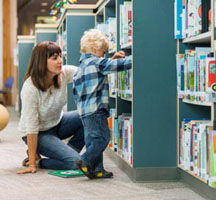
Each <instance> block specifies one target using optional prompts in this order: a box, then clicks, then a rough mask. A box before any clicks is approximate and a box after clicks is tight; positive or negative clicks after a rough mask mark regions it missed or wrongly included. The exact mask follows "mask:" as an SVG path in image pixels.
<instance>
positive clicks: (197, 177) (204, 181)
mask: <svg viewBox="0 0 216 200" xmlns="http://www.w3.org/2000/svg"><path fill="white" fill-rule="evenodd" d="M178 168H180V169H181V170H183V171H184V172H187V173H188V174H190V175H191V176H193V177H195V178H196V179H198V180H200V181H202V182H203V183H206V184H208V181H207V180H205V179H203V178H200V177H199V176H195V175H194V174H193V173H192V172H190V171H188V170H184V169H183V167H181V166H180V165H179V166H178Z"/></svg>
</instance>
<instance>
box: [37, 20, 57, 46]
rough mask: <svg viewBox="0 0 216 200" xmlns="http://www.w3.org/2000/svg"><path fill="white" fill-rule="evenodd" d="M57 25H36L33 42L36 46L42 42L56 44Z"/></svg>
mask: <svg viewBox="0 0 216 200" xmlns="http://www.w3.org/2000/svg"><path fill="white" fill-rule="evenodd" d="M56 40H57V25H56V24H36V25H35V42H36V44H38V43H40V42H43V41H52V42H56Z"/></svg>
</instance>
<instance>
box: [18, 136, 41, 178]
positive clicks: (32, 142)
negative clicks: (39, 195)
mask: <svg viewBox="0 0 216 200" xmlns="http://www.w3.org/2000/svg"><path fill="white" fill-rule="evenodd" d="M37 141H38V135H37V134H27V144H28V156H29V165H28V167H27V168H25V169H23V170H20V171H18V172H17V174H26V173H36V172H37V166H36V149H37Z"/></svg>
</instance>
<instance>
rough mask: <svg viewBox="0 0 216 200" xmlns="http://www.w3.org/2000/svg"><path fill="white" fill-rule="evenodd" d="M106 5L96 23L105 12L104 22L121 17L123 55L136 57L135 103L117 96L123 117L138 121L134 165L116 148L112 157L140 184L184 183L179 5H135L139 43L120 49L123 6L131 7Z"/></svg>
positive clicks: (114, 1) (117, 1)
mask: <svg viewBox="0 0 216 200" xmlns="http://www.w3.org/2000/svg"><path fill="white" fill-rule="evenodd" d="M104 2H105V3H104V4H102V5H101V7H99V8H98V13H97V12H96V18H98V16H97V14H98V15H99V16H100V15H101V12H100V11H101V10H104V22H105V21H106V20H107V19H108V18H109V17H116V19H117V51H119V50H123V51H124V52H125V53H126V55H132V56H133V72H132V75H133V78H132V79H133V91H132V94H133V95H132V96H133V98H132V99H131V100H130V99H124V98H122V97H121V96H119V95H117V97H116V98H115V101H113V100H112V106H111V107H113V105H114V107H115V108H116V110H117V116H119V115H121V114H123V113H131V115H132V119H133V125H132V126H133V136H132V141H133V146H132V157H133V163H132V164H131V163H129V162H128V161H127V160H125V159H124V158H123V157H122V156H121V155H119V154H118V153H117V152H115V151H114V150H112V149H111V148H108V149H107V153H108V154H109V155H110V156H111V157H112V158H113V159H114V161H115V162H116V163H117V164H118V166H119V167H120V168H121V169H123V170H124V171H125V172H126V174H127V175H128V176H129V177H130V178H131V179H132V180H134V181H145V180H146V181H149V180H173V179H178V178H179V172H178V169H177V135H176V130H177V126H176V120H177V116H176V112H175V111H176V109H177V105H176V98H175V97H176V86H175V84H174V83H176V78H175V76H172V75H171V74H175V68H174V66H175V51H176V42H175V40H174V39H173V34H174V33H173V30H174V27H173V24H174V20H173V15H174V11H173V4H171V3H170V2H169V1H167V2H164V1H163V2H159V1H156V0H153V1H134V0H132V1H131V2H132V12H133V38H132V40H133V42H132V44H125V45H120V31H121V28H120V5H122V4H124V2H125V1H124V0H110V1H104ZM165 5H166V6H165ZM152 10H154V12H152ZM165 10H166V11H165ZM100 17H101V16H100ZM158 19H160V23H158ZM158 33H160V34H158ZM167 47H169V48H167ZM113 53H114V52H113ZM111 55H112V54H111ZM111 55H107V56H111ZM172 56H173V57H172ZM168 57H169V59H168ZM167 72H169V73H167ZM110 99H113V97H112V98H110ZM169 111H170V112H169Z"/></svg>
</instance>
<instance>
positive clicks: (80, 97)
mask: <svg viewBox="0 0 216 200" xmlns="http://www.w3.org/2000/svg"><path fill="white" fill-rule="evenodd" d="M131 65H132V57H131V56H129V57H128V58H125V59H123V58H121V59H115V60H112V59H109V58H103V57H97V56H95V55H92V54H82V55H81V57H80V66H79V67H78V70H77V72H76V74H75V75H74V82H73V94H74V99H75V102H76V105H77V110H78V112H79V114H80V116H82V117H84V116H87V115H91V114H93V113H95V112H96V111H97V110H99V109H106V110H108V103H109V85H108V76H107V75H108V74H110V73H113V72H117V71H123V70H126V69H130V68H131Z"/></svg>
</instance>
